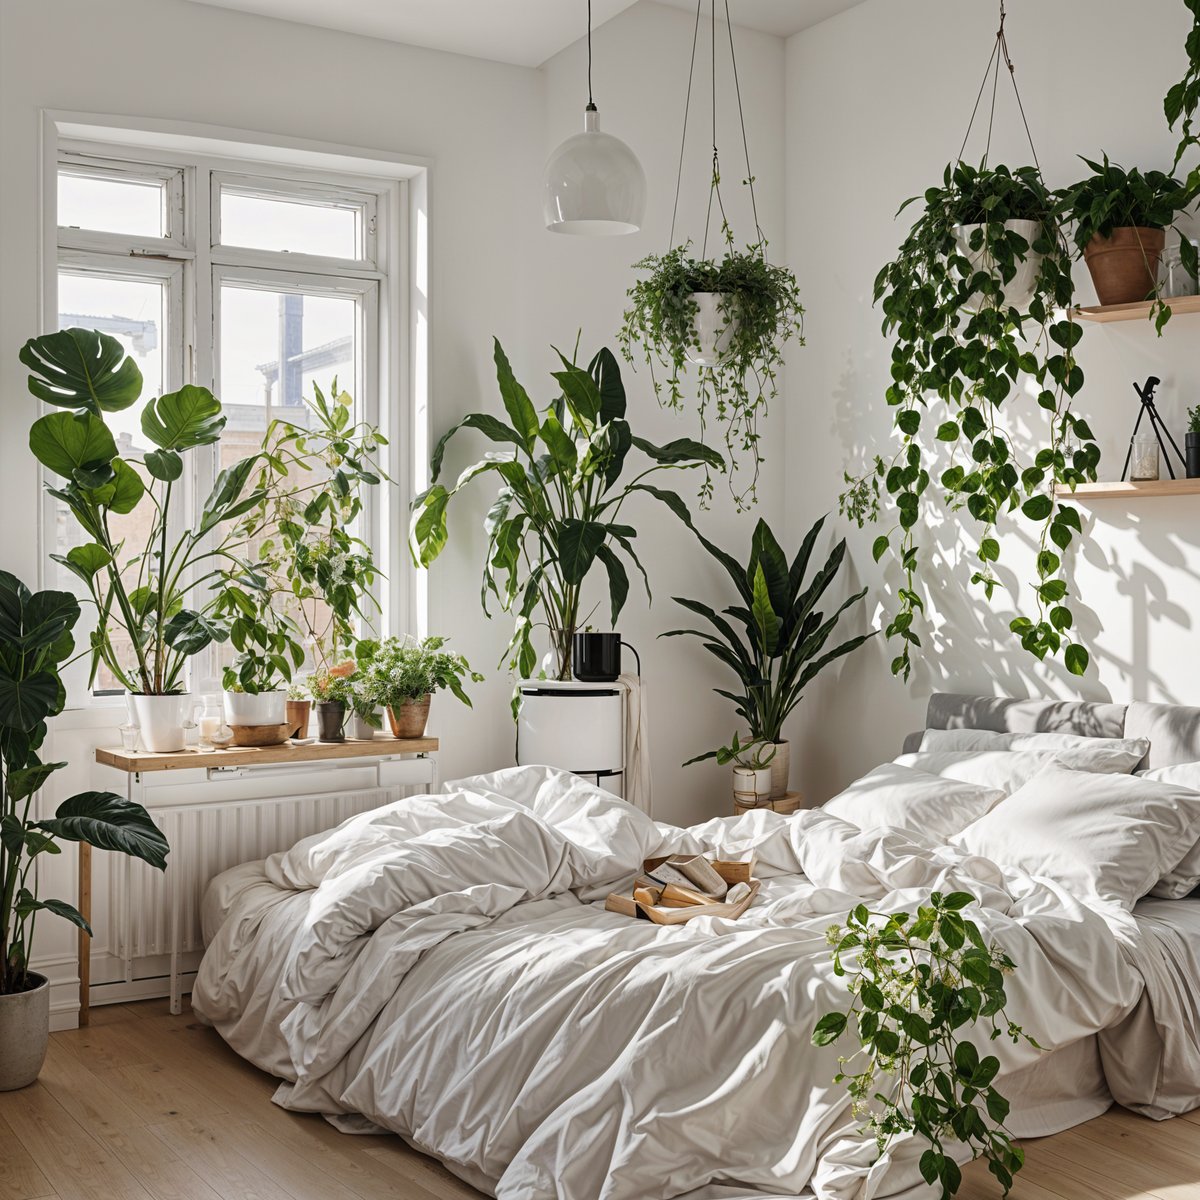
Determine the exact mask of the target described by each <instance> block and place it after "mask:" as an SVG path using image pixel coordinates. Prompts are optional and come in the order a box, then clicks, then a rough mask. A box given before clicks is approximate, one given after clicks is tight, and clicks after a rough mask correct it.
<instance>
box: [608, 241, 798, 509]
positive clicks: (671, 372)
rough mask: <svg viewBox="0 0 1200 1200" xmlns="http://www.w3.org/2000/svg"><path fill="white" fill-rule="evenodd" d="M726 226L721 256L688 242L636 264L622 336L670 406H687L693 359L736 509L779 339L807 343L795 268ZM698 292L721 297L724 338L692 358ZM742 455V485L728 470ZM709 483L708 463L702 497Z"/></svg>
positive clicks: (629, 356) (780, 350) (771, 384)
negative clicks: (693, 251)
mask: <svg viewBox="0 0 1200 1200" xmlns="http://www.w3.org/2000/svg"><path fill="white" fill-rule="evenodd" d="M723 235H724V240H725V254H724V256H723V257H722V258H721V259H719V260H718V259H704V258H701V259H695V258H691V257H690V256H689V254H688V251H689V249H690V248H691V243H690V242H688V243H686V244H685V245H683V246H677V247H675V248H674V249H672V250H668V251H667V253H666V254H662V255H658V254H652V255H649V256H648V257H647V258H644V259H642V260H641V262H639V263H636V264H635V269H636V270H640V271H646V272H648V275H647V277H646V278H645V279H639V280H638V281H637V282H636V283H635V284H634V285H633V287H631V288H630V289H629V292H628V296H629V307H628V309H627V310H626V312H625V317H624V324H623V326H622V329H621V332H620V334H619V335H618V344H619V345H620V347H621V352H622V354H623V355H624V357H625V359H626V361H627V362H629V363H630V364H631V365H633V364H634V363H635V360H636V359H637V358H638V357H640V358H642V359H643V360H644V361H645V362H646V364H647V366H648V367H649V369H650V378H651V382H652V384H653V386H654V394H655V396H657V397H658V400H659V402H660V403H661V404H664V405H666V406H667V407H669V408H674V409H680V410H682V409H683V408H684V407H685V406H686V401H685V399H684V383H683V377H684V375H685V374H686V373H687V372H688V368H689V364H690V365H691V366H692V369H693V370H694V372H695V380H696V402H697V405H698V407H699V413H700V430H701V438H702V439H703V438H704V437H705V435H706V433H707V431H708V425H709V423H710V422H712V421H715V422H716V423H717V424H718V425H719V426H720V427H721V434H722V438H723V440H724V443H725V448H726V450H727V451H728V452H729V465H730V473H729V486H730V490H731V492H732V493H733V496H734V499H735V500H736V502H737V506H738V508H739V509H741V508H744V507H745V506H746V505H747V504H749V503H752V502H753V501H754V499H755V494H756V487H757V484H758V475H759V468H760V466H761V464H762V461H763V458H762V455H761V454H760V453H759V431H758V422H759V418H760V417H763V416H766V413H767V408H768V405H769V403H770V402H771V401H773V400H774V399H775V397H776V396H777V394H778V381H777V376H778V371H779V367H780V365H781V364H782V362H783V357H784V347H785V346H786V344H787V343H788V342H789V341H791V340H793V339H795V340H796V341H797V342H798V343H799V344H800V345H803V344H804V336H803V328H804V326H803V318H804V307H803V305H802V304H801V303H800V293H799V289H798V288H797V286H796V277H795V276H794V275H793V274H792V272H791V271H789V270H788V269H787V268H786V267H782V266H779V265H776V264H772V263H770V262H769V261H768V260H767V253H766V251H767V244H766V240H765V239H762V240H760V241H758V242H757V243H755V244H753V245H750V246H747V247H746V249H745V251H744V252H742V251H739V250H737V249H735V247H734V241H733V233H732V231H731V229H730V227H729V225H728V224H727V223H726V224H724V225H723ZM703 293H713V294H715V295H716V296H717V302H716V303H717V312H718V314H719V321H718V326H717V329H716V330H715V334H716V337H715V341H716V344H717V345H718V346H719V345H722V344H723V343H725V342H727V344H726V345H725V348H724V349H723V350H721V352H720V354H719V356H718V357H717V358H716V361H715V362H710V363H709V365H703V364H700V363H698V362H697V357H698V356H699V355H700V352H701V343H700V338H699V336H698V334H697V328H696V316H697V314H698V312H699V305H698V304H697V302H696V296H697V295H698V294H703ZM635 347H636V348H637V349H636V350H635ZM743 456H744V458H745V459H746V461H747V462H748V464H749V470H750V478H749V482H748V483H747V484H746V485H745V486H744V487H740V488H739V487H738V486H737V482H736V480H735V476H734V472H736V470H737V468H738V462H739V458H740V457H743ZM712 492H713V480H712V470H711V469H709V468H706V469H705V474H704V483H703V486H702V488H701V492H700V496H701V500H702V501H703V502H704V503H705V504H707V503H708V501H709V500H710V499H711V497H712Z"/></svg>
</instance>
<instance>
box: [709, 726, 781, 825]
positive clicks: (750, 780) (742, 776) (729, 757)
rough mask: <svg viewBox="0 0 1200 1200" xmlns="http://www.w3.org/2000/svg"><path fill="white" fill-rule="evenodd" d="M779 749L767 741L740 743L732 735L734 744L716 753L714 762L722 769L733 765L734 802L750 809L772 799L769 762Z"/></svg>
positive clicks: (752, 740) (760, 739) (763, 739)
mask: <svg viewBox="0 0 1200 1200" xmlns="http://www.w3.org/2000/svg"><path fill="white" fill-rule="evenodd" d="M778 749H779V748H778V747H777V746H776V745H774V744H773V743H772V742H769V741H767V740H766V738H756V737H752V738H750V740H749V741H746V742H740V741H739V740H738V735H737V734H736V733H735V734H734V735H733V741H732V742H730V743H729V745H728V746H722V747H721V748H720V749H719V750H718V751H717V752H716V760H717V762H718V763H719V764H720V765H721V766H723V767H724V766H728V765H729V764H730V763H732V764H733V798H734V800H735V801H738V802H739V803H741V804H743V805H746V806H748V807H749V806H752V805H756V804H765V803H766V802H767V801H768V800H769V799H770V798H771V761H772V759H774V757H775V755H776V753H777V751H778Z"/></svg>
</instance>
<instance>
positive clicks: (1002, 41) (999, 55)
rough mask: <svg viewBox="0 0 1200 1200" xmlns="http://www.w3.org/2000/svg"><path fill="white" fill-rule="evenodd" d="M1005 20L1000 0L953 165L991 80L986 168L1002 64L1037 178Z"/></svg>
mask: <svg viewBox="0 0 1200 1200" xmlns="http://www.w3.org/2000/svg"><path fill="white" fill-rule="evenodd" d="M1007 18H1008V13H1007V12H1006V11H1005V0H1000V28H999V29H997V30H996V40H995V42H994V43H993V44H992V53H991V56H990V57H989V58H988V63H987V66H986V67H985V68H984V70H983V82H982V83H980V85H979V93H978V95H976V97H975V107H974V108H973V109H971V119H970V121H968V122H967V132H966V133H965V134H963V140H962V145H961V146H960V147H959V148H958V157H957V159H956V161H957V162H962V160H963V154H964V153H965V152H966V149H967V142H968V140H969V139H970V137H971V130H972V128H974V125H975V117H976V115H977V114H978V113H979V105H980V102H981V101H982V100H983V94H984V92H985V91H986V90H987V85H988V78H989V76H990V77H991V81H992V98H991V106H990V109H989V112H988V131H987V145H986V147H985V148H984V152H983V166H984V167H985V168H986V167H987V162H988V155H990V154H991V152H992V128H993V126H994V125H995V123H996V92H997V91H998V90H999V86H1000V64H1001V61H1003V63H1004V65H1005V66H1006V67H1007V68H1008V78H1009V80H1010V81H1011V82H1012V87H1013V95H1014V96H1015V97H1016V100H1017V109H1018V111H1019V112H1020V114H1021V124H1022V125H1024V127H1025V137H1026V140H1027V141H1028V142H1029V151H1030V153H1031V154H1032V155H1033V165H1034V167H1035V168H1036V169H1037V173H1038V174H1039V175H1041V173H1042V164H1041V163H1040V162H1039V161H1038V155H1037V147H1036V146H1035V145H1034V144H1033V134H1032V133H1030V131H1029V120H1028V118H1027V117H1026V116H1025V105H1024V104H1022V103H1021V91H1020V89H1019V88H1018V87H1017V68H1016V64H1015V63H1014V62H1013V60H1012V56H1011V55H1010V54H1009V52H1008V38H1007V37H1006V36H1005V33H1004V22H1005V21H1006V20H1007Z"/></svg>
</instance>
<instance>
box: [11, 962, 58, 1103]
mask: <svg viewBox="0 0 1200 1200" xmlns="http://www.w3.org/2000/svg"><path fill="white" fill-rule="evenodd" d="M28 978H29V979H30V980H31V981H33V983H34V986H33V987H32V988H29V989H28V990H26V991H24V992H12V993H6V994H5V995H0V1092H12V1091H15V1090H16V1089H17V1088H23V1087H28V1085H29V1084H31V1083H33V1081H34V1080H35V1079H37V1077H38V1073H39V1072H40V1071H41V1069H42V1063H44V1062H45V1061H46V1048H47V1046H49V1044H50V981H49V980H48V979H46V978H45V976H42V975H35V974H34V973H33V972H32V971H30V972H29V975H28Z"/></svg>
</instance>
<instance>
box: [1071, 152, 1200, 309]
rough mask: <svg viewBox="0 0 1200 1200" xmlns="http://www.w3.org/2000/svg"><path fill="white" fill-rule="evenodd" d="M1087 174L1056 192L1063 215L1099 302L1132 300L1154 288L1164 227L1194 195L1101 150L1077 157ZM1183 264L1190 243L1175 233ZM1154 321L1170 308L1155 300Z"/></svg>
mask: <svg viewBox="0 0 1200 1200" xmlns="http://www.w3.org/2000/svg"><path fill="white" fill-rule="evenodd" d="M1083 161H1084V162H1085V163H1087V165H1088V166H1089V167H1090V168H1091V170H1092V172H1093V173H1092V174H1091V175H1090V176H1088V177H1087V178H1086V179H1082V180H1080V181H1079V182H1078V183H1076V184H1074V185H1073V186H1072V187H1069V188H1066V189H1065V190H1064V191H1063V192H1062V201H1063V204H1064V206H1065V215H1066V217H1067V219H1068V220H1069V221H1070V222H1071V223H1073V225H1074V239H1075V245H1076V246H1077V247H1078V249H1079V251H1080V253H1081V254H1082V255H1083V258H1084V261H1085V262H1086V263H1087V266H1088V271H1089V272H1090V273H1091V276H1092V282H1093V283H1094V284H1095V285H1096V295H1097V296H1098V297H1099V300H1100V303H1101V304H1102V305H1109V304H1132V303H1135V302H1136V301H1139V300H1146V299H1149V298H1151V297H1154V296H1155V295H1156V294H1157V286H1158V267H1159V262H1160V260H1161V258H1162V253H1163V247H1164V245H1165V244H1166V230H1167V229H1168V228H1171V229H1176V232H1178V229H1177V227H1176V225H1175V221H1176V219H1177V218H1178V216H1179V215H1180V214H1181V213H1182V212H1184V211H1185V210H1186V209H1188V208H1190V207H1191V205H1192V203H1193V201H1194V200H1195V199H1196V186H1195V185H1184V184H1181V183H1180V182H1179V181H1178V180H1177V179H1173V178H1172V177H1171V176H1170V175H1167V174H1165V173H1164V172H1162V171H1147V172H1145V174H1143V173H1142V172H1141V171H1139V170H1137V169H1136V168H1135V169H1134V170H1132V171H1126V170H1125V169H1124V168H1123V167H1120V166H1117V164H1116V163H1110V162H1109V161H1108V155H1105V156H1104V161H1103V163H1098V162H1093V161H1092V159H1090V158H1084V160H1083ZM1180 255H1181V257H1182V259H1183V265H1184V267H1185V268H1186V269H1187V270H1188V271H1189V272H1191V273H1192V274H1193V275H1195V274H1196V273H1197V270H1196V247H1195V246H1194V245H1192V243H1191V242H1190V241H1189V240H1188V239H1187V238H1186V237H1184V236H1182V235H1181V240H1180ZM1161 309H1162V313H1161V314H1159V326H1160V328H1161V325H1162V322H1163V321H1164V320H1165V319H1166V318H1169V316H1170V311H1169V310H1168V309H1167V308H1166V306H1165V305H1162V306H1161Z"/></svg>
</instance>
